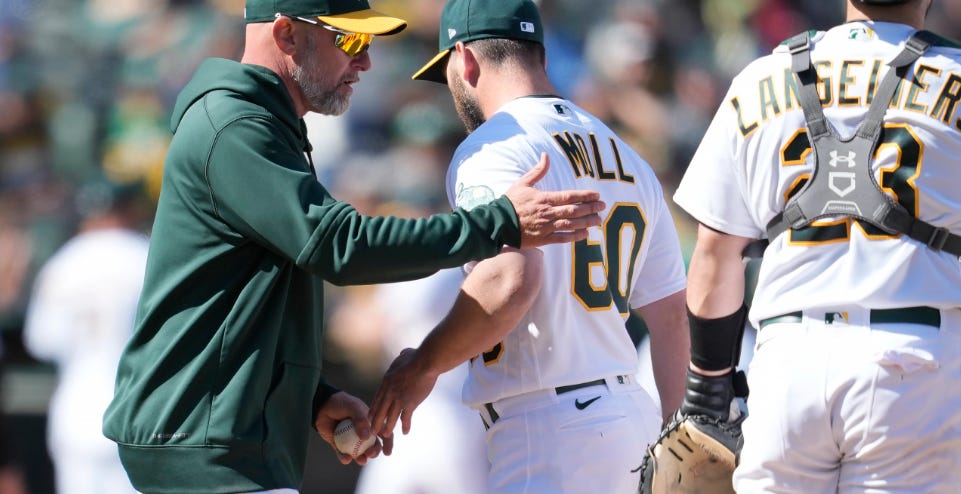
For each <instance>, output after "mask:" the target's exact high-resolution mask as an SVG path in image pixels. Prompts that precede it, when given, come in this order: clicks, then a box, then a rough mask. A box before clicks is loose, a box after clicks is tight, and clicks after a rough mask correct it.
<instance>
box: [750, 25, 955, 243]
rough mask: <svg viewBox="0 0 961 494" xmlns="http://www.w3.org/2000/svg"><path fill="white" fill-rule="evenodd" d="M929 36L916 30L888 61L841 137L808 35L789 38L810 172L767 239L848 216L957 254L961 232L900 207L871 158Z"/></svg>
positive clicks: (925, 47)
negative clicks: (821, 90) (824, 103)
mask: <svg viewBox="0 0 961 494" xmlns="http://www.w3.org/2000/svg"><path fill="white" fill-rule="evenodd" d="M930 36H933V35H932V34H931V33H929V32H927V31H918V32H917V33H914V35H912V36H911V38H909V39H908V40H907V42H906V43H905V46H904V49H903V50H902V51H901V53H899V54H898V56H897V57H895V58H894V60H892V61H891V62H890V63H888V66H889V67H890V69H889V70H888V72H887V73H886V74H885V76H884V79H883V80H882V81H881V84H880V85H879V88H878V90H877V93H876V94H875V97H874V100H873V101H872V102H871V106H870V107H869V108H868V112H867V114H866V115H865V118H864V121H863V122H861V125H859V126H858V128H857V131H856V132H855V133H854V135H853V136H852V137H850V138H848V139H841V138H840V137H838V136H837V135H836V134H835V133H834V132H833V130H832V129H831V127H830V125H829V123H828V121H827V119H826V118H825V117H824V111H823V109H822V108H821V99H820V96H819V95H818V92H817V82H818V76H817V71H816V70H815V69H814V67H813V65H812V63H811V56H810V34H809V33H804V34H801V35H798V36H795V37H794V38H792V39H791V40H789V41H788V46H789V47H790V50H791V70H793V71H794V74H795V76H796V77H797V80H798V82H799V83H800V84H799V86H798V99H799V100H800V104H801V108H802V109H803V110H804V119H805V120H806V122H807V130H808V139H809V140H810V144H811V148H812V149H813V150H814V157H815V160H814V173H813V176H812V177H811V178H810V179H809V180H808V182H807V183H806V184H805V185H804V188H802V189H801V191H800V192H798V193H797V194H795V195H794V196H793V197H791V198H790V199H789V200H788V201H787V204H786V205H785V207H784V211H783V212H782V213H780V214H778V215H777V216H775V217H774V218H773V219H772V220H771V221H770V222H769V223H768V225H767V234H768V239H769V240H774V238H775V237H777V236H778V235H780V234H781V233H783V232H784V231H785V230H787V229H788V228H795V229H796V228H802V227H804V226H807V225H809V224H810V223H811V222H813V221H815V220H817V219H819V218H823V217H826V216H838V215H841V216H850V217H854V218H857V219H860V220H863V221H867V222H868V223H871V224H872V225H875V226H877V227H878V228H880V229H882V230H884V231H885V232H886V233H888V234H897V233H904V234H907V235H908V236H909V237H911V238H914V239H915V240H918V241H920V242H923V243H924V244H926V245H927V246H928V247H931V248H933V249H935V250H944V251H946V252H950V253H952V254H954V255H956V256H961V237H959V236H957V235H953V234H951V233H949V232H948V231H947V229H945V228H936V227H934V226H933V225H931V224H929V223H927V222H924V221H921V220H919V219H917V218H915V217H914V216H913V215H912V214H911V213H909V212H908V211H907V210H906V209H905V208H904V207H902V206H901V205H900V204H898V203H897V202H895V201H894V199H892V198H891V197H890V196H888V195H887V194H885V193H884V192H882V191H881V188H880V187H879V186H878V183H877V180H876V179H875V178H874V173H873V172H872V171H871V159H872V157H873V156H874V151H875V148H876V146H877V142H878V139H879V137H880V136H881V130H882V126H883V123H884V122H883V120H884V113H885V112H886V111H887V108H888V106H889V105H890V103H891V100H892V99H893V98H894V95H895V93H896V91H897V88H898V84H900V82H901V81H902V79H903V77H904V74H905V73H906V72H907V68H908V67H909V66H911V64H913V63H914V62H915V61H916V60H917V59H918V58H919V57H920V56H921V55H922V54H924V52H925V51H927V49H928V48H929V47H930V45H931V43H930V41H928V40H929V39H930Z"/></svg>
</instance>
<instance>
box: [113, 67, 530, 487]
mask: <svg viewBox="0 0 961 494" xmlns="http://www.w3.org/2000/svg"><path fill="white" fill-rule="evenodd" d="M171 127H172V130H173V132H174V137H173V141H172V143H171V146H170V149H169V152H168V155H167V159H166V162H165V165H164V176H163V185H162V191H161V194H160V199H159V203H158V207H157V212H156V217H155V221H154V226H153V231H152V238H151V244H150V253H149V258H148V263H147V271H146V277H145V280H144V288H143V292H142V294H141V298H140V304H139V307H138V311H137V318H136V329H135V333H134V335H133V337H132V338H131V340H130V342H129V343H128V345H127V347H126V348H125V350H124V353H123V356H122V358H121V361H120V364H119V368H118V374H117V381H116V391H115V396H114V399H113V402H112V403H111V404H110V406H109V407H108V409H107V411H106V414H105V415H104V434H105V435H106V436H107V437H109V438H110V439H112V440H114V441H116V442H117V443H118V444H119V450H120V456H121V460H122V461H123V464H124V467H125V468H126V469H127V472H128V473H129V475H130V478H131V480H132V482H133V484H134V486H135V487H136V488H137V489H138V490H140V491H141V492H145V493H177V494H187V493H203V494H212V493H236V492H246V491H254V490H263V489H274V488H284V487H286V488H295V489H296V488H298V487H299V486H300V484H301V481H302V478H303V470H304V461H305V457H306V454H307V443H308V439H309V437H310V435H311V434H316V431H315V430H314V429H313V419H314V416H315V413H316V411H317V409H318V407H319V406H320V405H321V404H322V403H323V402H324V400H326V399H327V398H328V397H329V396H330V395H331V394H332V393H333V392H335V389H334V388H332V387H331V386H330V385H328V384H327V383H326V382H325V381H324V379H323V378H322V375H321V355H322V341H323V337H322V334H323V324H324V317H323V307H324V298H323V281H324V280H327V281H328V282H330V283H333V284H335V285H346V284H365V283H381V282H392V281H401V280H409V279H414V278H420V277H424V276H427V275H430V274H431V273H434V272H436V271H437V270H439V269H442V268H448V267H454V266H458V265H461V264H463V263H465V262H468V261H470V260H476V259H483V258H487V257H491V256H494V255H496V254H497V253H498V252H499V250H500V247H501V246H502V245H504V244H507V245H514V246H516V245H518V243H519V238H520V234H519V229H518V225H517V217H516V215H515V212H514V209H513V207H512V206H511V204H510V202H509V201H508V200H507V199H506V198H505V197H501V198H500V199H498V200H497V201H494V202H493V203H491V204H490V205H489V206H487V207H480V208H477V209H474V210H473V211H472V212H470V213H467V212H466V211H463V210H460V209H458V210H456V211H454V212H453V213H452V214H445V215H435V216H432V217H430V218H420V219H400V218H390V217H388V218H382V217H367V216H363V215H361V214H359V213H358V212H357V211H356V210H355V209H354V208H353V207H351V206H350V205H349V204H346V203H344V202H339V201H337V200H335V199H334V198H332V197H331V196H330V194H329V193H328V192H327V190H326V189H325V188H324V187H323V185H321V184H320V183H319V182H318V181H317V180H316V178H315V175H314V173H313V170H312V166H311V164H310V162H309V161H308V158H307V157H306V154H305V153H306V152H307V151H309V149H310V145H309V143H308V142H307V138H306V126H305V124H304V122H303V120H302V119H300V118H299V117H298V116H297V115H296V112H295V110H294V105H293V101H292V100H291V98H290V95H289V94H288V93H287V90H286V88H285V87H284V84H283V83H282V82H281V80H280V78H279V77H278V76H277V75H276V74H275V73H273V72H271V71H270V70H268V69H266V68H264V67H259V66H254V65H246V64H241V63H238V62H235V61H230V60H224V59H210V60H207V61H205V62H204V63H203V64H202V65H201V67H200V68H199V69H198V70H197V73H196V74H195V75H194V77H193V79H192V80H191V81H190V82H189V83H188V84H187V86H186V87H185V88H184V90H183V91H182V92H181V94H180V96H179V98H178V100H177V103H176V107H175V109H174V113H173V117H172V119H171ZM363 173H364V170H357V175H358V178H359V179H362V178H363Z"/></svg>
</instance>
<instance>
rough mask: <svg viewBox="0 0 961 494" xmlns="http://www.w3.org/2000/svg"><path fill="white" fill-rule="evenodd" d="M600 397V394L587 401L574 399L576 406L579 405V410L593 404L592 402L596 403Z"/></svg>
mask: <svg viewBox="0 0 961 494" xmlns="http://www.w3.org/2000/svg"><path fill="white" fill-rule="evenodd" d="M599 399H601V397H600V396H595V397H593V398H591V399H589V400H587V401H581V400H574V406H575V407H577V409H578V410H583V409H585V408H587V407H589V406H591V403H594V402H595V401H597V400H599Z"/></svg>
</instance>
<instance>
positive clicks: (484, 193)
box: [456, 184, 494, 210]
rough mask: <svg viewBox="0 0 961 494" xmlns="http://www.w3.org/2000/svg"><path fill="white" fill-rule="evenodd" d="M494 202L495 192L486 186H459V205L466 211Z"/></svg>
mask: <svg viewBox="0 0 961 494" xmlns="http://www.w3.org/2000/svg"><path fill="white" fill-rule="evenodd" d="M493 200H494V191H493V190H491V188H490V187H488V186H486V185H474V186H471V187H464V185H463V184H461V185H458V186H457V199H456V201H457V205H458V206H459V207H462V208H464V209H467V210H471V209H474V208H475V207H477V206H480V205H482V204H487V203H489V202H491V201H493Z"/></svg>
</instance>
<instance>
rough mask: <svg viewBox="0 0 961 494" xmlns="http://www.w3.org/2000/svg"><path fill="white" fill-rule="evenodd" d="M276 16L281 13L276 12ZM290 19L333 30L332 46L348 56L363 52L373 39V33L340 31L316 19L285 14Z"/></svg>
mask: <svg viewBox="0 0 961 494" xmlns="http://www.w3.org/2000/svg"><path fill="white" fill-rule="evenodd" d="M277 15H278V16H280V15H283V14H277ZM287 17H290V18H291V19H296V20H298V21H301V22H306V23H308V24H313V25H315V26H320V27H322V28H324V29H326V30H328V31H333V32H335V33H337V37H335V38H334V46H336V47H337V48H340V51H342V52H344V53H346V54H347V56H349V57H355V56H357V55H360V54H361V53H363V52H364V51H365V50H367V48H369V47H370V44H371V42H373V41H374V35H373V34H365V33H352V32H349V31H342V30H340V29H337V28H336V27H334V26H330V25H327V24H324V23H322V22H320V21H318V20H316V19H308V18H306V17H298V16H287Z"/></svg>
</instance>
